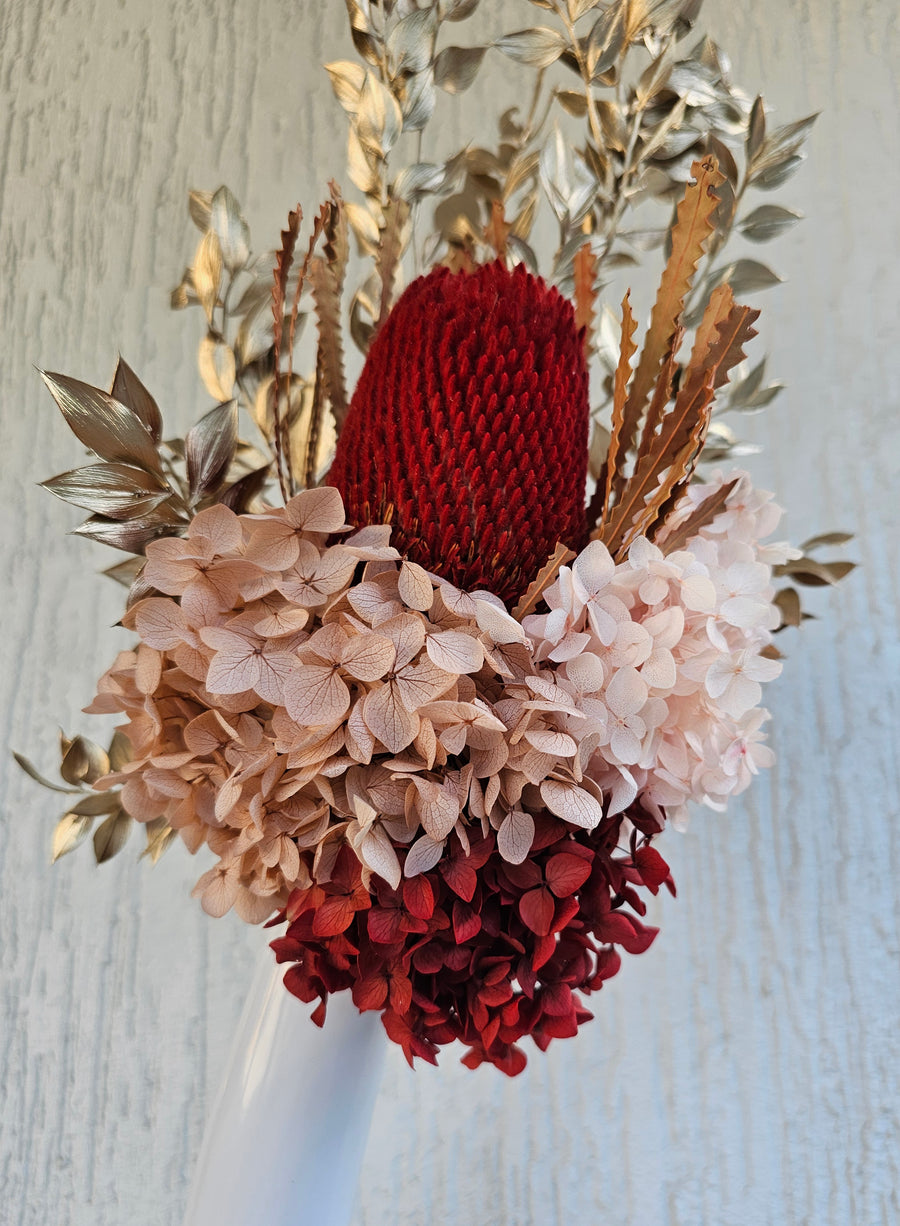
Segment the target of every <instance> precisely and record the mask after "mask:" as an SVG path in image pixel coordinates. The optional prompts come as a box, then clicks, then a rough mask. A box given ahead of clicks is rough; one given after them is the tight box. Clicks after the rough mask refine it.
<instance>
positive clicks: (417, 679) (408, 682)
mask: <svg viewBox="0 0 900 1226" xmlns="http://www.w3.org/2000/svg"><path fill="white" fill-rule="evenodd" d="M455 680H456V678H455V677H454V675H453V674H452V673H445V672H444V670H443V669H441V668H438V666H437V665H436V664H433V663H432V662H431V660H429V659H428V658H427V657H425V658H424V659H422V660H420V662H419V663H418V664H408V665H407V666H406V668H404V669H403V671H402V672H400V673H398V674H397V677H396V679H395V681H394V684H395V685H396V687H397V693H398V694H399V696H400V701H401V702H402V703H403V705H404V706H405V707H406V709H407V710H408V711H417V710H418V709H419V707H423V706H424V705H425V704H426V703H428V702H433V701H434V699H435V698H440V696H441V695H442V694H446V692H447V691H448V690H449V689H450V687H451V686H452V685H453V683H454V682H455Z"/></svg>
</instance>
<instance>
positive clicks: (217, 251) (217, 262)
mask: <svg viewBox="0 0 900 1226" xmlns="http://www.w3.org/2000/svg"><path fill="white" fill-rule="evenodd" d="M191 280H192V281H193V285H194V289H195V290H196V293H197V297H198V298H199V300H200V305H201V306H202V307H203V310H204V311H205V312H206V318H207V320H208V321H209V323H210V324H211V323H212V319H213V311H214V310H215V309H216V304H217V303H218V301H219V287H220V286H221V284H222V249H221V247H220V245H219V239H218V235H216V234H215V232H214V231H212V230H207V231H206V233H205V234H204V235H203V237H202V238H201V240H200V245H199V247H198V248H197V254H196V255H195V256H194V266H193V268H192V269H191Z"/></svg>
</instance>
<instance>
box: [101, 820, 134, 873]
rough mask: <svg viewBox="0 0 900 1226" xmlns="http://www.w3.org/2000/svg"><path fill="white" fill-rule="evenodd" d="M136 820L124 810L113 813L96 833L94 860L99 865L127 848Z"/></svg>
mask: <svg viewBox="0 0 900 1226" xmlns="http://www.w3.org/2000/svg"><path fill="white" fill-rule="evenodd" d="M133 824H134V818H133V817H132V816H131V814H130V813H126V812H125V810H124V809H119V811H118V812H117V813H112V814H110V816H109V817H108V818H107V819H106V821H105V822H101V824H100V825H99V826H98V827H97V829H96V830H95V831H94V858H95V859H96V861H97V863H98V864H105V863H106V861H107V860H111V859H112V858H113V856H115V855H118V853H119V852H120V851H121V850H122V848H123V847H124V846H125V843H126V842H127V840H128V836H129V834H130V833H131V827H132V825H133Z"/></svg>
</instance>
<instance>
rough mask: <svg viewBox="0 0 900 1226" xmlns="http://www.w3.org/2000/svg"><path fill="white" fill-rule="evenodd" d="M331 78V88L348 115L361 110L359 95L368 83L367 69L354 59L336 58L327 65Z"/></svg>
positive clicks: (326, 69)
mask: <svg viewBox="0 0 900 1226" xmlns="http://www.w3.org/2000/svg"><path fill="white" fill-rule="evenodd" d="M325 71H326V72H327V73H328V76H329V78H330V79H331V88H332V89H333V90H334V95H335V97H336V98H337V100H338V102H339V103H340V104H341V106H342V107H343V108H344V110H345V111H346V112H347V114H348V115H355V114H356V112H357V111H358V110H359V96H360V94H361V93H362V88H363V86H364V85H365V83H366V70H365V68H363V66H362V64H357V63H356V62H355V61H354V60H335V61H334V62H333V63H331V64H326V65H325Z"/></svg>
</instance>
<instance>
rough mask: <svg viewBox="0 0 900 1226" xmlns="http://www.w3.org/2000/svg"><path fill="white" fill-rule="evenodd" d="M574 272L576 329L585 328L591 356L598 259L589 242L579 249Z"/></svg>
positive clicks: (585, 345) (586, 341)
mask: <svg viewBox="0 0 900 1226" xmlns="http://www.w3.org/2000/svg"><path fill="white" fill-rule="evenodd" d="M573 271H574V275H575V291H574V294H573V298H574V302H575V327H576V328H584V349H585V355H586V356H589V355H590V352H591V349H592V347H593V334H594V303H595V302H596V301H597V257H596V256H595V255H594V253H593V251H592V250H591V244H590V243H589V242H587V243H584V244H583V245H582V246H581V247H579V249H578V254H577V255H576V256H575V264H574V268H573Z"/></svg>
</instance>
